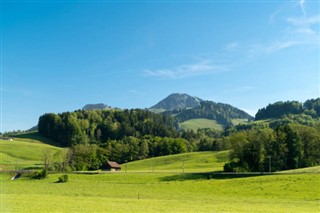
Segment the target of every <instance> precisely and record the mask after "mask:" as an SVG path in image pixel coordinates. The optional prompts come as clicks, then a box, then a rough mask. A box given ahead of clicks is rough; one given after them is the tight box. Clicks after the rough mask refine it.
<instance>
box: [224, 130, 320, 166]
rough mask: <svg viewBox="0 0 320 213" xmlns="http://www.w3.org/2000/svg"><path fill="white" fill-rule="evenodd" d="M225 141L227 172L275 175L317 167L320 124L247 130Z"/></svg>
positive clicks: (319, 146) (319, 157)
mask: <svg viewBox="0 0 320 213" xmlns="http://www.w3.org/2000/svg"><path fill="white" fill-rule="evenodd" d="M229 140H230V145H231V153H230V162H229V163H227V164H225V166H224V170H225V171H227V172H236V171H250V172H258V171H259V172H265V171H269V169H271V171H279V170H288V169H296V168H302V167H308V166H315V165H319V164H320V124H318V126H317V127H310V126H305V125H296V124H290V125H288V124H286V125H281V126H278V127H276V128H275V129H271V128H259V129H250V130H245V131H239V132H236V133H234V134H232V135H230V136H229Z"/></svg>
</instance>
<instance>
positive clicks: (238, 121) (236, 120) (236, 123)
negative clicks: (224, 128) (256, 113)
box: [231, 118, 248, 126]
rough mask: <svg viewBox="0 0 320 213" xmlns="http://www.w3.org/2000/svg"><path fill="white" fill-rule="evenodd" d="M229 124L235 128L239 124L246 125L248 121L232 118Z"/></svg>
mask: <svg viewBox="0 0 320 213" xmlns="http://www.w3.org/2000/svg"><path fill="white" fill-rule="evenodd" d="M231 122H232V124H233V125H234V126H237V125H239V124H243V123H248V119H246V118H234V119H231Z"/></svg>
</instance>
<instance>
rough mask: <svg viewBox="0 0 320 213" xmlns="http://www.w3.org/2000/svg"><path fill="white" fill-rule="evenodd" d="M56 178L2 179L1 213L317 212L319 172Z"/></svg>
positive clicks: (121, 174)
mask: <svg viewBox="0 0 320 213" xmlns="http://www.w3.org/2000/svg"><path fill="white" fill-rule="evenodd" d="M59 176H61V174H52V175H49V178H47V179H44V180H29V179H27V178H22V179H19V180H16V181H10V180H9V179H10V177H11V176H8V175H5V174H2V175H0V177H1V185H2V191H1V201H2V205H1V212H319V211H320V206H319V202H320V199H319V193H320V191H319V176H318V174H294V175H292V174H290V175H289V174H278V175H267V176H256V177H254V176H253V177H246V178H232V179H220V178H217V179H215V176H213V178H212V179H210V180H208V179H207V178H205V177H203V178H200V179H199V178H198V176H196V175H193V174H175V175H173V174H168V173H154V174H153V173H109V174H97V175H88V174H81V175H80V174H69V182H67V183H55V182H56V181H57V180H58V177H59ZM176 176H179V177H180V178H179V180H176V179H175V178H172V177H176ZM193 177H194V178H193Z"/></svg>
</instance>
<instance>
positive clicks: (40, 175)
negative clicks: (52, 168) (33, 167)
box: [31, 169, 48, 180]
mask: <svg viewBox="0 0 320 213" xmlns="http://www.w3.org/2000/svg"><path fill="white" fill-rule="evenodd" d="M46 177H48V170H47V169H42V170H41V171H40V172H35V173H33V174H32V175H31V178H33V179H39V180H41V179H44V178H46Z"/></svg>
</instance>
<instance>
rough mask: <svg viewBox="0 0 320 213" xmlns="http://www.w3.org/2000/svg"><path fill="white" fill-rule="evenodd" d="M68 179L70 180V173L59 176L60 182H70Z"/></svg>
mask: <svg viewBox="0 0 320 213" xmlns="http://www.w3.org/2000/svg"><path fill="white" fill-rule="evenodd" d="M68 180H69V177H68V175H62V176H60V177H59V180H58V183H66V182H68Z"/></svg>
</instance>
